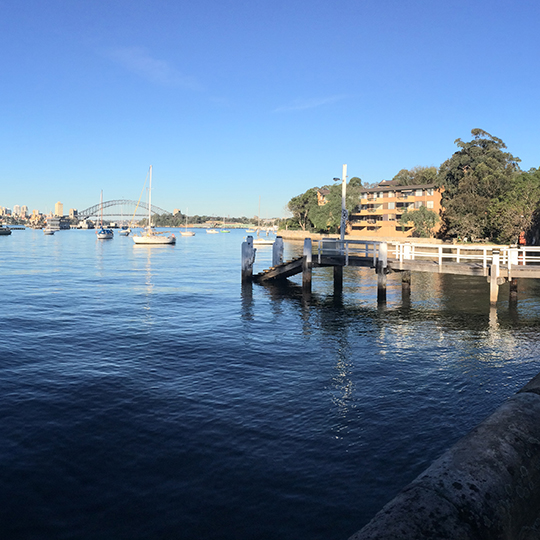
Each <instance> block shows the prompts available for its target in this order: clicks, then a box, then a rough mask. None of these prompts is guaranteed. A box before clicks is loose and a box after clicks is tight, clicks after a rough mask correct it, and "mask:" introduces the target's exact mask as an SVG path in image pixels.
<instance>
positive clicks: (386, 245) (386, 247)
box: [317, 238, 540, 270]
mask: <svg viewBox="0 0 540 540" xmlns="http://www.w3.org/2000/svg"><path fill="white" fill-rule="evenodd" d="M317 244H318V246H317V255H318V261H319V263H320V262H321V257H322V256H323V255H330V256H331V255H341V256H345V264H346V265H348V264H349V256H351V255H353V256H359V257H365V258H372V259H373V266H374V267H375V266H377V262H379V261H381V260H382V261H383V266H386V263H387V258H392V259H396V260H398V261H400V262H403V261H414V260H431V261H433V262H436V263H438V264H439V266H440V265H442V264H444V263H467V262H468V263H474V262H477V263H481V264H482V266H483V268H487V267H488V266H490V265H491V264H492V263H493V253H494V252H495V253H498V254H499V264H500V265H507V266H508V269H509V270H510V269H511V267H512V266H518V265H520V266H522V265H534V264H536V265H540V247H533V246H531V247H527V246H523V247H518V246H479V245H476V246H463V245H449V244H417V243H411V242H403V243H402V242H379V241H373V240H371V241H369V240H344V241H341V240H340V239H338V238H323V239H321V240H319V241H318V242H317Z"/></svg>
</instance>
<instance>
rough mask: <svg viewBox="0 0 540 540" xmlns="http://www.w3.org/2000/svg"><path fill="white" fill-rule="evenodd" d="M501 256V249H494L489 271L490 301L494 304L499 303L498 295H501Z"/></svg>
mask: <svg viewBox="0 0 540 540" xmlns="http://www.w3.org/2000/svg"><path fill="white" fill-rule="evenodd" d="M499 257H500V254H499V251H498V250H495V249H494V250H493V251H492V261H491V268H490V271H489V274H490V275H489V302H490V304H491V305H492V306H494V305H495V304H496V303H497V297H498V296H499V261H500V258H499Z"/></svg>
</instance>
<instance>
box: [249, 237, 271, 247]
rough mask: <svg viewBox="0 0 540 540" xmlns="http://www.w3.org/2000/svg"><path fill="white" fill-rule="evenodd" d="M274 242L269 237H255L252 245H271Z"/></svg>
mask: <svg viewBox="0 0 540 540" xmlns="http://www.w3.org/2000/svg"><path fill="white" fill-rule="evenodd" d="M273 244H274V240H272V239H270V238H255V240H253V245H254V246H272V245H273Z"/></svg>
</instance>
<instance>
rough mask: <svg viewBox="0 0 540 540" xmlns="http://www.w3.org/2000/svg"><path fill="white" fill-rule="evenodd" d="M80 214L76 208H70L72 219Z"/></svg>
mask: <svg viewBox="0 0 540 540" xmlns="http://www.w3.org/2000/svg"><path fill="white" fill-rule="evenodd" d="M78 213H79V212H78V211H77V210H75V208H70V209H69V217H70V218H71V219H73V218H76V217H77V214H78Z"/></svg>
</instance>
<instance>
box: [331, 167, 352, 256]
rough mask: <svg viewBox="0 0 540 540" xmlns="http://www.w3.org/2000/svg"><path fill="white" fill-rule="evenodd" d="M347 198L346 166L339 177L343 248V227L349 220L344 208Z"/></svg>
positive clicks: (337, 179)
mask: <svg viewBox="0 0 540 540" xmlns="http://www.w3.org/2000/svg"><path fill="white" fill-rule="evenodd" d="M339 180H340V179H339V178H334V182H339ZM346 196H347V165H343V173H342V175H341V226H340V232H341V242H342V244H341V245H342V247H343V242H344V241H345V227H346V224H347V219H348V218H349V213H348V212H347V208H345V198H346Z"/></svg>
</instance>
